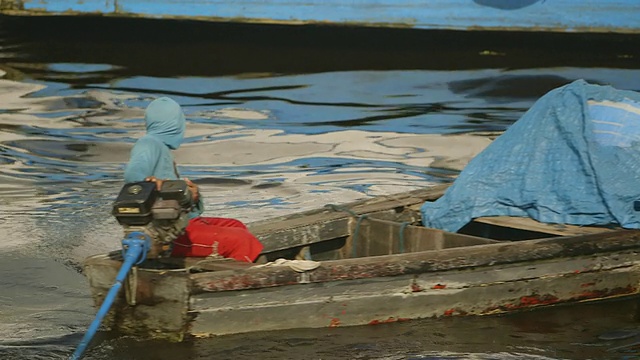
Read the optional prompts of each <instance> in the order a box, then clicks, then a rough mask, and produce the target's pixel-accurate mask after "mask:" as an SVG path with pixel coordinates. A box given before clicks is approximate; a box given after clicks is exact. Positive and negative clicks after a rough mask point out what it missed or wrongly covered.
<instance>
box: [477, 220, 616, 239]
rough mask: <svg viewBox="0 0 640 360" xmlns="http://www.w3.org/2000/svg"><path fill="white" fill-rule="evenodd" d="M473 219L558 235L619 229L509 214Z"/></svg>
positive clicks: (490, 223)
mask: <svg viewBox="0 0 640 360" xmlns="http://www.w3.org/2000/svg"><path fill="white" fill-rule="evenodd" d="M473 221H475V222H479V223H483V224H489V225H495V226H501V227H507V228H513V229H520V230H529V231H535V232H541V233H545V234H553V235H560V236H575V235H587V234H598V233H603V232H609V231H615V230H620V228H617V229H610V228H605V227H595V226H576V225H565V224H545V223H541V222H538V221H536V220H533V219H531V218H524V217H510V216H492V217H481V218H477V219H474V220H473Z"/></svg>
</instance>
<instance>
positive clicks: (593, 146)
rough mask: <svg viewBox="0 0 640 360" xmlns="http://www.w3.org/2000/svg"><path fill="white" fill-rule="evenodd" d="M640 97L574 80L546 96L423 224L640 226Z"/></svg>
mask: <svg viewBox="0 0 640 360" xmlns="http://www.w3.org/2000/svg"><path fill="white" fill-rule="evenodd" d="M636 200H640V93H636V92H633V91H625V90H618V89H614V88H612V87H609V86H599V85H592V84H588V83H587V82H585V81H583V80H578V81H575V82H573V83H571V84H568V85H565V86H563V87H560V88H558V89H555V90H552V91H550V92H549V93H547V94H546V95H544V96H543V97H542V98H540V99H539V100H538V101H537V102H536V103H535V104H534V105H533V106H532V107H531V108H530V109H529V110H528V111H527V112H526V113H525V114H524V115H523V116H522V117H521V118H520V119H519V120H518V121H517V122H515V123H514V124H513V125H512V126H511V127H509V129H507V131H505V133H504V134H502V135H501V136H499V137H498V138H497V139H496V140H495V141H494V142H493V143H492V144H491V145H489V146H488V147H487V148H486V149H485V150H484V151H482V152H481V153H480V154H478V155H477V156H476V157H475V158H474V159H472V160H471V162H469V164H468V165H467V166H466V167H465V169H464V170H463V171H462V172H461V173H460V175H459V176H458V178H457V179H456V181H455V182H454V183H453V185H452V186H451V187H450V188H449V189H448V190H447V192H446V193H445V194H444V196H442V197H441V198H440V199H438V200H437V201H435V202H426V203H425V204H424V205H422V208H421V212H422V221H423V224H424V226H427V227H432V228H437V229H442V230H446V231H457V230H459V229H460V228H461V227H463V226H464V225H466V224H467V223H468V222H469V221H471V220H472V219H474V218H478V217H486V216H519V217H531V218H533V219H535V220H538V221H540V222H544V223H556V224H573V225H609V224H615V225H620V226H622V227H624V228H632V229H637V228H640V211H635V210H634V201H636Z"/></svg>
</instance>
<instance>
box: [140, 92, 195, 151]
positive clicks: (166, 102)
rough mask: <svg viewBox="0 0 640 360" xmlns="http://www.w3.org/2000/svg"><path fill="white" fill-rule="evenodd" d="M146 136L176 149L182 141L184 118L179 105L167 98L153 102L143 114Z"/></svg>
mask: <svg viewBox="0 0 640 360" xmlns="http://www.w3.org/2000/svg"><path fill="white" fill-rule="evenodd" d="M144 121H145V123H146V124H147V134H148V135H153V136H155V137H157V138H159V139H160V140H161V141H162V142H163V143H164V144H165V145H167V146H168V147H170V148H171V149H174V150H175V149H177V148H179V147H180V144H181V143H182V139H184V130H185V126H186V125H185V118H184V114H183V113H182V109H181V108H180V105H179V104H178V103H177V102H175V101H174V100H172V99H169V98H168V97H161V98H158V99H156V100H153V101H152V102H151V103H150V104H149V106H148V107H147V110H146V111H145V113H144Z"/></svg>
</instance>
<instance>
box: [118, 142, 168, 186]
mask: <svg viewBox="0 0 640 360" xmlns="http://www.w3.org/2000/svg"><path fill="white" fill-rule="evenodd" d="M159 158H160V149H159V148H158V144H157V143H156V142H155V141H153V140H151V139H148V138H144V137H142V138H140V139H139V140H138V141H137V142H136V144H135V145H134V146H133V149H131V156H130V158H129V163H128V164H127V166H126V167H125V169H124V181H125V182H126V183H131V182H138V181H144V180H145V179H146V178H148V177H150V176H153V175H154V174H153V172H154V170H155V168H156V164H157V163H158V159H159Z"/></svg>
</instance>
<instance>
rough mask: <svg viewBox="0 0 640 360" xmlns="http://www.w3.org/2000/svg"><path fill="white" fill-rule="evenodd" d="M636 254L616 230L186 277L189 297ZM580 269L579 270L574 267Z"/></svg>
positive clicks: (628, 236)
mask: <svg viewBox="0 0 640 360" xmlns="http://www.w3.org/2000/svg"><path fill="white" fill-rule="evenodd" d="M634 249H637V250H638V251H640V231H636V230H626V229H623V230H616V231H611V232H606V233H601V234H588V235H578V236H571V237H554V238H544V239H533V240H523V241H515V242H504V243H496V244H484V245H472V246H464V247H456V248H448V249H440V250H427V251H420V252H413V253H404V254H392V255H379V256H369V257H362V258H353V259H340V260H329V261H323V262H321V264H320V266H319V267H318V268H316V269H314V270H312V271H308V272H305V273H297V272H295V271H293V270H292V269H290V268H288V267H286V266H285V267H283V266H280V267H257V266H254V267H249V268H246V269H241V270H226V271H217V272H216V271H213V272H202V273H194V274H191V275H189V279H190V281H191V293H192V295H195V294H199V293H209V292H221V291H232V290H249V289H258V288H267V287H279V286H288V285H296V284H309V283H327V282H334V281H346V280H359V279H371V278H381V277H390V276H399V275H411V274H423V273H433V272H442V271H459V270H469V269H476V268H487V267H492V266H497V265H508V264H517V263H524V262H537V261H544V260H553V259H565V258H570V257H577V256H592V255H610V254H612V253H616V252H623V251H632V250H634ZM576 271H580V269H576Z"/></svg>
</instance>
